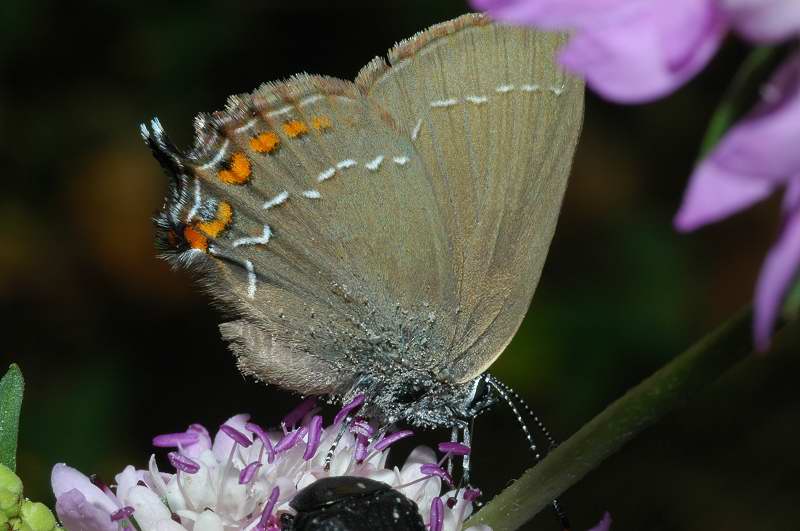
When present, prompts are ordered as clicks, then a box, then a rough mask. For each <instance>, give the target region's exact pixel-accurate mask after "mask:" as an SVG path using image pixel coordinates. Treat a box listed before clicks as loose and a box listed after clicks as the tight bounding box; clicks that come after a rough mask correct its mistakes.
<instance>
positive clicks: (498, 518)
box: [465, 309, 752, 531]
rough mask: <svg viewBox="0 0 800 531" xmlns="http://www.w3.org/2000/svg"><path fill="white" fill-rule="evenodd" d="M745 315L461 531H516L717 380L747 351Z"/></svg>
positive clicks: (621, 402) (643, 386)
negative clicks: (481, 529) (485, 528)
mask: <svg viewBox="0 0 800 531" xmlns="http://www.w3.org/2000/svg"><path fill="white" fill-rule="evenodd" d="M751 318H752V313H751V311H750V310H749V309H746V310H743V311H741V312H740V313H739V314H738V315H736V316H735V317H733V318H732V319H730V320H729V321H728V322H726V323H725V324H724V325H722V326H720V327H719V328H718V329H717V330H715V331H713V332H712V333H710V334H709V335H707V336H706V337H704V338H703V339H702V340H700V341H699V342H698V343H696V344H695V345H694V346H692V347H691V348H689V350H687V351H685V352H683V353H682V354H681V355H679V356H678V357H677V358H675V359H674V360H672V361H671V362H670V363H668V364H667V365H665V366H664V367H662V368H661V369H659V370H658V371H656V372H655V373H654V374H652V375H651V376H650V377H648V378H647V379H645V380H644V381H642V382H641V383H640V384H638V385H637V386H636V387H634V388H633V389H631V390H630V391H628V392H627V393H626V394H625V395H624V396H622V397H621V398H619V399H618V400H617V401H615V402H614V403H612V404H611V405H610V406H608V407H607V408H606V409H605V410H604V411H603V412H602V413H600V414H599V415H597V416H596V417H595V418H594V419H592V420H591V421H590V422H589V423H588V424H586V425H584V426H583V427H582V428H581V429H580V430H578V431H577V432H576V433H575V434H574V435H573V436H572V437H570V438H569V439H568V440H567V441H565V442H564V443H562V444H561V445H560V446H559V447H558V448H556V449H555V450H553V451H552V452H551V453H550V454H549V455H548V456H547V457H546V458H545V459H544V460H542V462H541V463H539V464H538V465H536V466H535V467H533V468H531V469H529V470H527V471H526V472H525V473H524V474H523V475H522V477H521V478H519V480H517V481H516V482H515V483H513V484H512V485H510V486H509V487H508V488H506V489H505V490H504V491H503V492H501V493H500V494H499V495H497V496H496V497H495V498H494V499H493V500H491V501H490V502H489V503H487V504H486V505H485V506H484V507H483V508H482V509H481V510H480V511H479V512H478V513H477V514H476V515H475V516H473V517H472V518H470V520H469V521H468V522H467V523H466V525H465V527H467V526H470V525H477V524H486V525H489V526H490V527H491V528H492V529H493V530H494V531H506V530H508V531H510V530H514V529H517V528H519V527H520V526H521V525H523V524H524V523H525V522H527V521H528V520H530V519H531V518H533V517H534V516H535V515H536V514H537V513H538V512H539V511H541V510H542V509H544V508H545V507H546V506H548V505H549V504H550V501H551V500H552V499H553V498H557V497H558V496H560V495H561V493H563V492H564V491H565V490H567V489H568V488H569V487H571V486H572V485H574V484H575V483H577V482H578V481H579V480H580V479H581V478H583V477H584V476H585V475H586V474H587V473H589V471H591V470H592V469H594V468H596V467H597V466H598V465H599V464H600V463H601V462H603V461H604V460H605V459H606V458H608V457H609V456H610V455H612V454H613V453H615V452H616V451H617V450H619V449H620V448H621V447H622V446H623V445H624V444H625V443H627V442H628V441H630V440H631V439H633V438H634V437H635V436H636V435H638V434H639V433H640V432H641V431H642V430H644V429H645V428H647V427H649V426H651V425H652V424H654V423H655V422H656V421H658V420H659V419H660V418H661V417H663V416H664V415H665V414H666V413H668V412H669V411H670V410H672V409H674V408H675V407H676V406H678V405H680V404H681V403H683V402H685V401H686V400H687V399H688V398H690V397H691V396H693V395H695V394H696V393H697V392H699V391H700V390H702V389H704V388H705V387H707V386H708V385H709V384H711V383H713V382H714V381H715V380H717V379H718V378H719V377H720V376H721V375H722V374H723V373H724V372H725V371H727V370H728V369H729V368H731V367H732V366H733V365H734V364H736V362H738V361H739V360H741V359H742V358H743V357H744V356H746V355H747V354H749V353H750V352H751V350H752V346H751V345H752V340H751V330H752V329H751Z"/></svg>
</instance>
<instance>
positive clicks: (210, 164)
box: [198, 138, 231, 170]
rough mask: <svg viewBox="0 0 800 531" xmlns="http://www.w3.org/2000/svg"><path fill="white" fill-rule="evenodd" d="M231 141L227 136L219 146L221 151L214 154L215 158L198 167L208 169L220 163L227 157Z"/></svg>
mask: <svg viewBox="0 0 800 531" xmlns="http://www.w3.org/2000/svg"><path fill="white" fill-rule="evenodd" d="M230 143H231V141H230V140H228V139H227V138H226V139H225V142H223V143H222V147H221V148H219V151H218V152H217V154H216V155H214V158H213V159H211V160H209V161H208V162H206V163H205V164H203V165H202V166H200V168H198V169H200V170H207V169H209V168H211V167H213V166H216V165H217V164H219V163H220V161H221V160H222V159H223V158H224V157H225V153H226V152H227V151H228V145H229V144H230Z"/></svg>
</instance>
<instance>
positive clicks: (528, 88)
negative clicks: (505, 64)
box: [519, 84, 541, 92]
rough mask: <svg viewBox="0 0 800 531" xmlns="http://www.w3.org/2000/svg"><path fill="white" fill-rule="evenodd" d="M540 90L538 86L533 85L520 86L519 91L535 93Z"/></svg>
mask: <svg viewBox="0 0 800 531" xmlns="http://www.w3.org/2000/svg"><path fill="white" fill-rule="evenodd" d="M540 88H541V87H540V86H539V85H536V84H533V85H522V86H521V87H520V88H519V89H520V90H521V91H522V92H536V91H537V90H539V89H540Z"/></svg>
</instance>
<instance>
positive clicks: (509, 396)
mask: <svg viewBox="0 0 800 531" xmlns="http://www.w3.org/2000/svg"><path fill="white" fill-rule="evenodd" d="M486 381H487V383H488V384H489V385H491V386H492V388H493V389H494V390H495V391H497V394H499V395H500V397H501V398H502V399H503V401H504V402H505V403H506V405H507V406H508V407H509V408H510V409H511V412H512V413H514V417H516V419H517V423H518V424H519V426H520V427H521V428H522V432H523V433H524V434H525V439H526V440H527V441H528V448H529V449H530V451H531V453H532V454H533V458H534V460H535V461H536V464H539V462H540V461H541V460H542V457H543V455H542V453H541V452H540V450H539V446H538V445H537V444H536V441H535V440H534V439H533V435H532V434H531V430H530V428H529V427H528V423H527V422H525V419H524V418H523V416H522V414H520V412H519V408H518V407H517V404H519V405H521V406H522V407H523V408H524V409H525V412H526V413H527V414H528V416H529V417H530V418H531V420H533V423H534V424H535V425H536V427H537V428H538V429H539V431H540V432H541V433H542V435H543V436H544V438H545V439H546V440H547V443H548V448H547V449H546V450H545V452H544V455H547V453H549V452H550V451H551V450H553V449H554V448H555V447H556V446H558V442H557V441H556V440H555V438H554V437H553V436H552V435H551V434H550V431H549V430H548V429H547V427H546V426H545V425H544V423H543V422H542V421H541V419H540V418H539V417H538V416H537V415H535V414H534V413H533V411H532V410H531V408H530V407H529V406H528V404H527V403H526V402H525V400H523V399H522V397H521V396H519V394H518V393H517V392H516V391H514V390H513V389H512V388H511V387H509V386H507V385H506V384H504V383H503V382H501V381H499V380H498V379H497V378H495V377H494V376H492V375H490V374H488V375H487V378H486ZM550 505H551V506H552V507H553V511H554V512H555V513H556V517H557V518H558V520H559V522H560V523H561V527H562V529H563V530H564V531H569V530H570V529H571V526H570V523H569V518H568V517H567V514H566V512H565V511H564V508H563V507H561V503H560V502H559V501H558V499H557V498H554V499H553V501H552V502H550Z"/></svg>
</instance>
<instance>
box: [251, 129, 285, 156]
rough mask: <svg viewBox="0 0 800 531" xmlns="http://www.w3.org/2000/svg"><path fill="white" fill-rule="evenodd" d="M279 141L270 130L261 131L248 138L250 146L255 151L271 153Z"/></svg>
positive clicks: (276, 147)
mask: <svg viewBox="0 0 800 531" xmlns="http://www.w3.org/2000/svg"><path fill="white" fill-rule="evenodd" d="M280 143H281V139H280V137H279V136H278V135H276V134H275V133H273V132H272V131H268V132H266V133H261V134H259V135H257V136H254V137H253V138H251V139H250V147H251V148H253V151H255V152H256V153H272V152H273V151H275V150H276V149H278V144H280Z"/></svg>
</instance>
